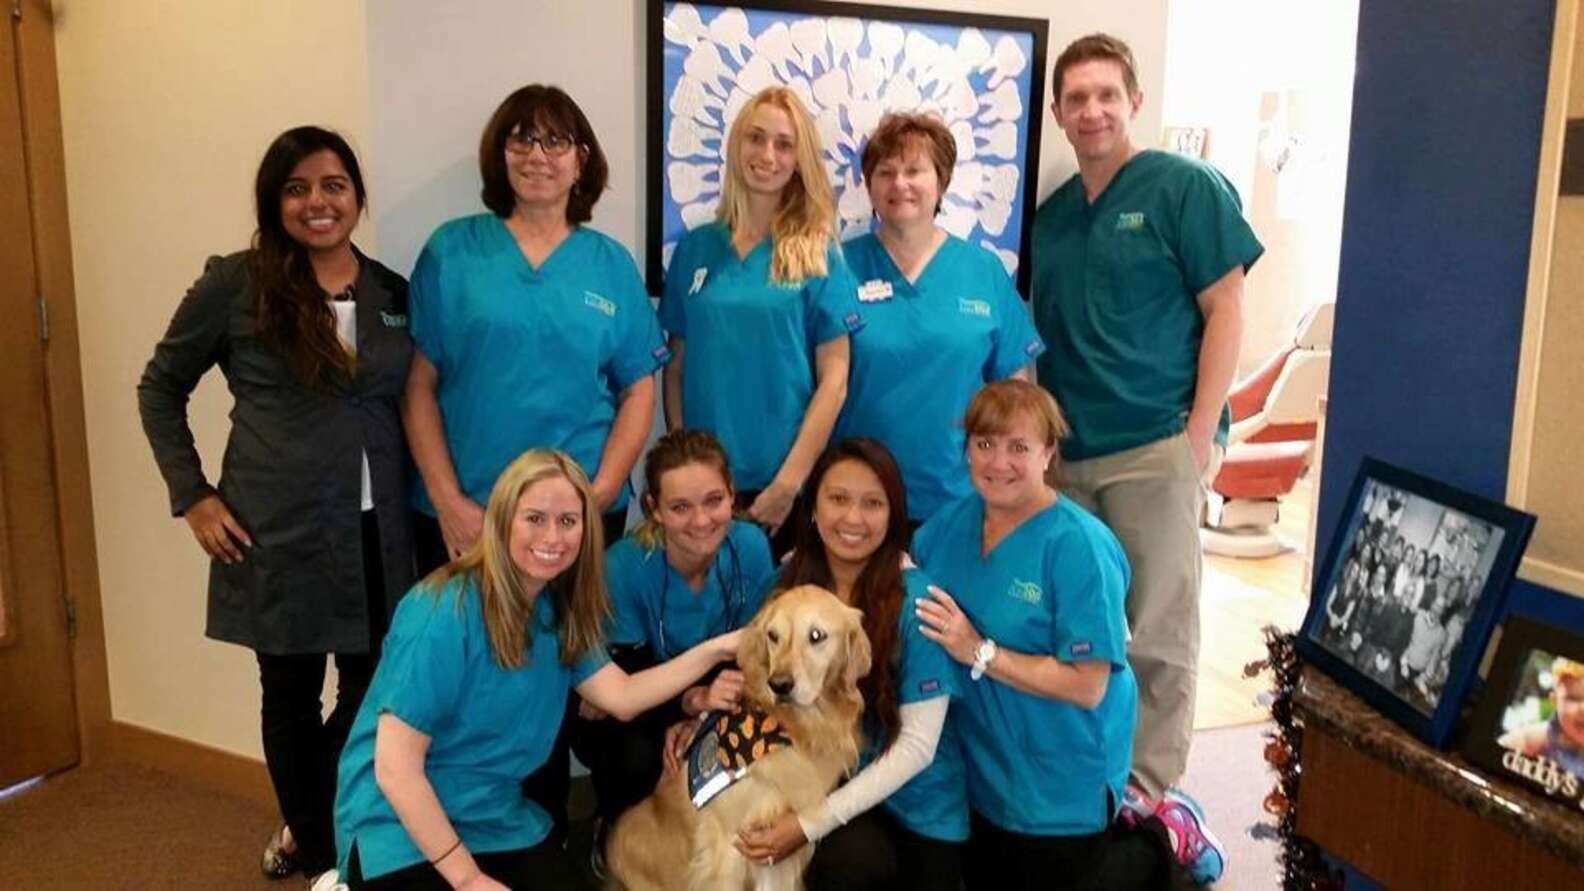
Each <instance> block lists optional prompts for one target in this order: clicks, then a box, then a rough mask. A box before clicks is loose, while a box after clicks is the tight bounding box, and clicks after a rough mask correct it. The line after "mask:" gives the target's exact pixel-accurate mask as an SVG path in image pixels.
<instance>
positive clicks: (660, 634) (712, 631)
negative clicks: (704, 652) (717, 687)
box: [605, 520, 775, 662]
mask: <svg viewBox="0 0 1584 891" xmlns="http://www.w3.org/2000/svg"><path fill="white" fill-rule="evenodd" d="M774 574H775V563H774V562H773V561H772V560H771V559H770V541H769V540H768V539H767V538H765V534H764V532H763V531H761V530H760V529H759V527H758V526H755V525H754V524H752V523H745V522H741V521H738V520H733V521H732V524H731V528H730V529H729V530H727V532H726V539H725V541H723V542H721V547H720V550H719V551H717V552H716V554H715V563H714V564H713V565H712V566H711V567H710V571H709V573H708V574H707V575H706V576H705V577H704V587H703V588H702V589H700V590H698V591H694V590H693V589H692V588H689V587H688V584H687V582H686V581H685V580H683V578H682V576H680V575H678V574H677V571H676V570H675V569H672V568H671V564H670V563H668V562H666V556H665V548H663V547H662V548H657V549H655V550H653V551H651V550H647V549H645V548H644V546H643V545H641V544H639V543H638V541H637V540H636V539H634V538H633V537H632V536H630V535H629V536H627V537H626V538H623V539H622V540H621V541H619V542H617V543H616V544H614V545H612V546H611V547H610V549H609V550H607V551H606V552H605V582H606V584H607V585H608V586H609V587H610V594H611V611H612V615H611V620H610V626H609V627H610V633H609V634H608V635H607V636H608V637H609V639H610V642H611V643H613V644H625V645H629V646H631V645H639V644H648V645H649V648H650V650H651V651H652V652H653V653H654V656H655V659H657V660H659V661H661V662H664V661H666V660H668V659H672V658H674V657H676V656H679V655H681V654H682V653H683V652H685V651H686V650H688V649H689V648H691V647H694V646H696V645H698V644H700V643H703V642H704V641H706V640H708V639H709V638H711V637H714V636H716V635H719V634H725V633H726V632H728V631H732V630H735V629H737V628H741V627H742V626H744V625H746V624H748V620H749V619H752V618H753V617H754V615H755V614H756V613H758V612H759V607H761V606H763V605H764V600H765V595H766V594H767V593H768V584H767V583H768V582H769V581H770V579H771V577H772V576H774Z"/></svg>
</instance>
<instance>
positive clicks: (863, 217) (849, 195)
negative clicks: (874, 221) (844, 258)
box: [836, 171, 874, 237]
mask: <svg viewBox="0 0 1584 891" xmlns="http://www.w3.org/2000/svg"><path fill="white" fill-rule="evenodd" d="M852 175H853V178H852V179H846V178H843V179H842V180H840V183H841V185H842V192H841V196H840V197H839V198H837V199H836V214H837V216H839V217H840V218H841V224H842V235H843V237H846V236H848V235H851V234H857V233H858V232H862V231H865V230H867V229H868V228H869V217H870V215H871V214H872V213H874V207H873V206H872V205H871V204H870V203H869V191H868V190H867V189H865V188H864V187H863V186H862V185H861V184H859V183H858V182H857V175H858V174H857V171H853V174H852Z"/></svg>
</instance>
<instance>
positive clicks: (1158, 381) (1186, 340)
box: [1032, 150, 1264, 460]
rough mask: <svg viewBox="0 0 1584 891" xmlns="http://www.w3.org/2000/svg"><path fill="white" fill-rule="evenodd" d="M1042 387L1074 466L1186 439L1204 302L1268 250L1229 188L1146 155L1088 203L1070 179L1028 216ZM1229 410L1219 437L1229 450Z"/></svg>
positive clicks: (1163, 155) (1203, 170) (1191, 166)
mask: <svg viewBox="0 0 1584 891" xmlns="http://www.w3.org/2000/svg"><path fill="white" fill-rule="evenodd" d="M1032 244H1033V254H1034V272H1033V296H1034V321H1035V324H1036V325H1037V326H1038V327H1039V331H1040V334H1041V335H1042V336H1044V338H1045V342H1046V343H1047V344H1049V345H1050V351H1049V352H1047V353H1045V354H1044V355H1043V356H1041V357H1040V360H1039V363H1038V366H1037V367H1038V371H1039V382H1040V384H1042V385H1043V386H1045V387H1046V388H1047V389H1049V390H1050V391H1051V392H1052V393H1053V394H1055V396H1056V400H1057V402H1059V403H1061V407H1062V410H1063V412H1064V413H1065V415H1066V417H1067V421H1068V423H1069V424H1071V425H1072V435H1071V436H1069V437H1068V438H1067V439H1065V440H1063V441H1062V443H1061V453H1062V457H1063V458H1066V459H1068V460H1080V459H1083V458H1093V457H1097V456H1100V455H1109V454H1113V453H1115V452H1120V451H1123V450H1125V449H1130V448H1135V447H1137V446H1141V445H1145V444H1148V443H1152V442H1156V441H1159V440H1162V439H1165V438H1167V437H1170V436H1175V435H1176V434H1178V433H1181V432H1182V431H1183V430H1184V429H1186V427H1187V422H1188V411H1189V409H1191V408H1192V407H1193V399H1194V387H1195V385H1196V383H1197V382H1198V379H1199V344H1200V341H1201V339H1202V338H1203V337H1204V316H1203V314H1202V313H1201V312H1200V310H1199V304H1198V294H1199V292H1201V291H1203V290H1204V289H1205V288H1207V287H1209V286H1210V285H1212V284H1214V283H1215V282H1216V281H1218V280H1220V278H1221V277H1222V276H1224V275H1226V274H1227V273H1228V272H1231V271H1232V270H1233V269H1235V268H1237V267H1239V266H1241V267H1243V269H1244V271H1245V272H1246V271H1247V270H1248V269H1249V268H1250V267H1252V266H1253V265H1254V261H1256V260H1258V259H1259V257H1260V254H1262V253H1263V252H1264V248H1263V247H1261V246H1260V243H1259V241H1258V240H1257V239H1256V238H1255V237H1254V232H1253V230H1251V229H1250V228H1249V225H1248V223H1247V222H1246V221H1245V220H1244V219H1243V214H1242V205H1241V202H1239V200H1238V196H1237V191H1236V190H1235V189H1234V188H1233V186H1232V183H1231V182H1230V181H1228V180H1227V178H1226V177H1225V176H1223V175H1221V173H1220V171H1218V170H1216V169H1215V168H1214V167H1211V166H1210V165H1209V164H1205V163H1203V162H1201V161H1197V160H1194V159H1191V158H1186V157H1183V156H1181V155H1176V154H1171V153H1167V152H1160V151H1153V150H1149V151H1143V152H1140V153H1139V154H1137V155H1135V156H1133V158H1132V159H1131V160H1129V161H1128V162H1127V163H1126V164H1125V165H1123V167H1122V169H1121V170H1118V171H1117V173H1116V176H1115V177H1114V178H1113V179H1112V180H1111V183H1110V184H1109V185H1108V186H1106V189H1105V191H1103V192H1101V193H1100V195H1099V196H1098V197H1096V199H1095V201H1094V203H1093V204H1090V203H1089V202H1088V200H1087V199H1086V198H1085V196H1084V188H1083V181H1082V180H1081V179H1080V178H1079V177H1078V176H1077V175H1076V174H1075V175H1074V176H1073V178H1072V179H1070V180H1068V181H1067V182H1066V183H1065V184H1063V185H1062V187H1061V188H1059V189H1057V190H1056V191H1055V192H1053V193H1052V194H1051V196H1050V197H1049V198H1047V199H1045V202H1044V203H1043V204H1041V205H1040V207H1039V210H1038V211H1036V212H1035V214H1034V233H1033V237H1032ZM1229 422H1230V415H1229V414H1228V412H1227V410H1226V409H1225V407H1223V408H1222V412H1221V423H1220V426H1219V430H1218V431H1217V433H1216V440H1217V441H1218V442H1221V443H1223V444H1224V443H1225V442H1226V430H1227V426H1228V424H1229Z"/></svg>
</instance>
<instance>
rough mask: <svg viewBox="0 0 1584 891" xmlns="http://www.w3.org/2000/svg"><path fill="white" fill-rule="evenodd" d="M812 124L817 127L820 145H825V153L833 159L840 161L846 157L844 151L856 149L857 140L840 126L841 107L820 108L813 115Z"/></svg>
mask: <svg viewBox="0 0 1584 891" xmlns="http://www.w3.org/2000/svg"><path fill="white" fill-rule="evenodd" d="M814 125H815V127H817V128H818V129H819V138H820V145H822V146H824V147H825V154H827V155H829V156H830V157H831V158H832V159H833V160H836V161H840V160H842V159H843V158H845V157H846V154H844V153H845V152H853V151H857V150H858V143H857V141H856V140H854V139H853V136H852V134H851V133H848V132H847V128H846V127H843V126H842V122H841V109H839V108H823V109H820V113H819V114H818V115H815V117H814Z"/></svg>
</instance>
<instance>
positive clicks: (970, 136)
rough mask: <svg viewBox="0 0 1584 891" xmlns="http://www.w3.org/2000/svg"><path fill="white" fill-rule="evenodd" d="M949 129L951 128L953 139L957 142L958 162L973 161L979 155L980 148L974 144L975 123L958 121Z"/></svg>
mask: <svg viewBox="0 0 1584 891" xmlns="http://www.w3.org/2000/svg"><path fill="white" fill-rule="evenodd" d="M947 129H949V130H951V135H952V139H953V140H955V141H956V143H957V163H959V164H961V163H962V162H964V161H972V160H973V159H974V158H975V157H977V156H978V154H979V152H978V149H977V147H976V146H975V145H974V131H973V124H970V123H968V122H967V121H957V122H956V123H954V124H952V125H951V126H950V127H948V128H947Z"/></svg>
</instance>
